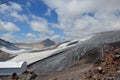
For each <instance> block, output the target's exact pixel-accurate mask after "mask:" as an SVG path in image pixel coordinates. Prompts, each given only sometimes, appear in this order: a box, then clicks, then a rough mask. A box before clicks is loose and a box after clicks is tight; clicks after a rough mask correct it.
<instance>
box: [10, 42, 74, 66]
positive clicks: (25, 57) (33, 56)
mask: <svg viewBox="0 0 120 80" xmlns="http://www.w3.org/2000/svg"><path fill="white" fill-rule="evenodd" d="M65 44H66V43H65ZM67 44H69V43H67ZM61 45H64V44H61ZM61 45H60V46H61ZM74 46H76V44H73V45H70V46H67V45H65V46H62V47H57V48H55V49H50V50H46V51H40V52H33V51H32V52H28V53H21V54H19V55H18V56H16V57H15V58H13V59H11V60H9V61H26V62H27V64H28V65H30V64H32V63H34V62H36V61H39V60H42V59H45V58H47V57H49V56H52V55H55V54H58V53H60V52H63V51H65V50H69V49H71V48H72V47H74Z"/></svg>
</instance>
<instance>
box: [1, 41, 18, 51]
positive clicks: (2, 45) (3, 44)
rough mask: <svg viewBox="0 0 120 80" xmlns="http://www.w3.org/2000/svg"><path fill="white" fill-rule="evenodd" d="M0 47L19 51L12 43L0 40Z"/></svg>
mask: <svg viewBox="0 0 120 80" xmlns="http://www.w3.org/2000/svg"><path fill="white" fill-rule="evenodd" d="M0 47H6V48H9V49H14V50H18V49H19V48H17V47H16V46H15V45H14V44H13V43H11V42H9V41H5V40H3V39H0Z"/></svg>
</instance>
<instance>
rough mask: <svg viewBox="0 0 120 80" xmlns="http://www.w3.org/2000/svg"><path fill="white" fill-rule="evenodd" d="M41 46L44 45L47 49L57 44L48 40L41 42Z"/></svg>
mask: <svg viewBox="0 0 120 80" xmlns="http://www.w3.org/2000/svg"><path fill="white" fill-rule="evenodd" d="M40 44H42V45H44V46H45V47H50V46H53V45H55V42H54V41H52V40H50V39H46V40H44V41H41V42H40Z"/></svg>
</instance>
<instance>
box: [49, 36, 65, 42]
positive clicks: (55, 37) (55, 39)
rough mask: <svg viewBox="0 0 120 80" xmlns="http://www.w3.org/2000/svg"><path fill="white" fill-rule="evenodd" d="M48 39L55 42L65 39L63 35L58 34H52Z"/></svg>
mask: <svg viewBox="0 0 120 80" xmlns="http://www.w3.org/2000/svg"><path fill="white" fill-rule="evenodd" d="M50 39H51V40H53V41H56V42H62V41H64V40H65V37H63V36H60V35H53V36H51V37H50Z"/></svg>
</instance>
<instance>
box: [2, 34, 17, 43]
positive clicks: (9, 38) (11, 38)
mask: <svg viewBox="0 0 120 80" xmlns="http://www.w3.org/2000/svg"><path fill="white" fill-rule="evenodd" d="M0 38H1V39H4V40H6V41H10V42H14V41H15V36H13V34H12V33H6V34H3V35H2V36H1V37H0Z"/></svg>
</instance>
